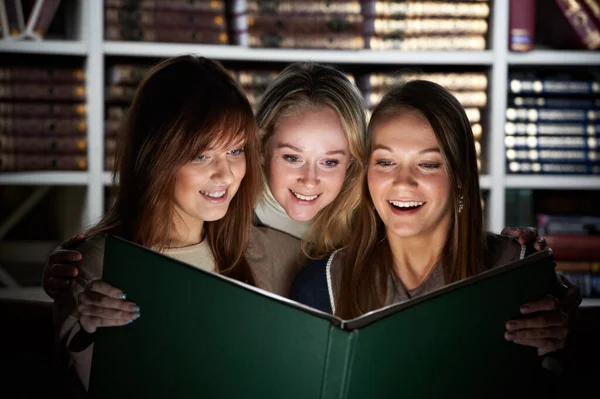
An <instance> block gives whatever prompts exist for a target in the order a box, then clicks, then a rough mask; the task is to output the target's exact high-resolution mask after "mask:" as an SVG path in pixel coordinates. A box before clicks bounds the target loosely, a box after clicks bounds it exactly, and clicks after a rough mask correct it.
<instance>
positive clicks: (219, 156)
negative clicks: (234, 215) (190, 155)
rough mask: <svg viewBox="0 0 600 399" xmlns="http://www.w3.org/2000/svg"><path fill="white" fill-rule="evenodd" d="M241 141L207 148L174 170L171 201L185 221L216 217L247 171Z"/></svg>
mask: <svg viewBox="0 0 600 399" xmlns="http://www.w3.org/2000/svg"><path fill="white" fill-rule="evenodd" d="M243 147H244V145H243V144H242V143H240V144H239V145H235V146H232V148H229V149H219V150H215V149H212V150H207V151H205V152H204V153H203V154H200V155H198V156H197V157H195V158H194V159H193V160H192V161H191V162H189V163H187V164H185V165H184V166H182V167H181V168H180V169H179V170H178V171H177V172H176V173H175V193H174V204H175V210H176V213H177V214H178V215H179V216H180V217H181V218H182V219H183V221H184V223H185V225H187V226H194V225H198V224H200V225H201V224H203V223H204V222H212V221H215V220H219V219H221V218H223V217H224V216H225V214H226V213H227V209H228V207H229V203H230V202H231V200H232V199H233V197H234V195H235V194H236V192H237V190H238V188H239V187H240V183H241V181H242V178H243V177H244V175H245V174H246V157H245V155H244V151H243Z"/></svg>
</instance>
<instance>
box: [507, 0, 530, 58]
mask: <svg viewBox="0 0 600 399" xmlns="http://www.w3.org/2000/svg"><path fill="white" fill-rule="evenodd" d="M535 4H536V0H510V6H509V7H510V13H509V17H508V18H509V28H508V29H509V40H508V42H509V49H510V50H511V51H518V52H526V51H531V50H533V47H534V45H535V16H536V12H535Z"/></svg>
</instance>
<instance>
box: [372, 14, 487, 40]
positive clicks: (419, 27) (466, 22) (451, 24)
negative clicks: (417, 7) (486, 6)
mask: <svg viewBox="0 0 600 399" xmlns="http://www.w3.org/2000/svg"><path fill="white" fill-rule="evenodd" d="M487 31H488V24H487V21H486V20H485V19H458V18H456V19H441V18H438V19H376V20H375V21H374V33H375V34H376V35H379V36H390V35H431V34H441V33H452V34H458V33H465V34H471V35H483V34H486V33H487Z"/></svg>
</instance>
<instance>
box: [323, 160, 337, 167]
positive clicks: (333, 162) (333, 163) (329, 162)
mask: <svg viewBox="0 0 600 399" xmlns="http://www.w3.org/2000/svg"><path fill="white" fill-rule="evenodd" d="M323 163H324V164H325V166H327V167H328V168H335V167H336V166H338V165H339V164H340V161H338V160H337V159H329V160H327V161H325V162H323Z"/></svg>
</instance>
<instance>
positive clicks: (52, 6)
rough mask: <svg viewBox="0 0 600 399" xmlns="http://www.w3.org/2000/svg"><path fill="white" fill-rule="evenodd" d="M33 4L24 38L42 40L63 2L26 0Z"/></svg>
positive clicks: (58, 0) (55, 0)
mask: <svg viewBox="0 0 600 399" xmlns="http://www.w3.org/2000/svg"><path fill="white" fill-rule="evenodd" d="M25 1H26V2H27V1H29V3H31V6H30V9H31V12H28V18H27V25H26V28H25V32H24V37H25V38H27V39H35V40H41V39H43V38H44V36H46V33H47V32H48V28H49V27H50V24H51V23H52V20H53V19H54V16H55V14H56V10H57V9H58V6H59V5H60V3H61V0H25Z"/></svg>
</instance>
